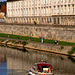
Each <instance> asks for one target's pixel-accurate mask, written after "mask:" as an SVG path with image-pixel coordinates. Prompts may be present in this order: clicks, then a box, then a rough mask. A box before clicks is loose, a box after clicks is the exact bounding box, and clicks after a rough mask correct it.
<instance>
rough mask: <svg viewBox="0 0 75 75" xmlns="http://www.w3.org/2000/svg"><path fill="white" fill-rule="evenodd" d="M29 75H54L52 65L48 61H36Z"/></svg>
mask: <svg viewBox="0 0 75 75" xmlns="http://www.w3.org/2000/svg"><path fill="white" fill-rule="evenodd" d="M28 75H54V74H53V71H52V65H51V64H49V63H46V62H43V61H42V62H38V63H35V65H34V66H33V67H31V69H30V71H29V74H28Z"/></svg>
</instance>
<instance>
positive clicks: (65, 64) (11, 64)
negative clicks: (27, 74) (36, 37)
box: [4, 48, 75, 75]
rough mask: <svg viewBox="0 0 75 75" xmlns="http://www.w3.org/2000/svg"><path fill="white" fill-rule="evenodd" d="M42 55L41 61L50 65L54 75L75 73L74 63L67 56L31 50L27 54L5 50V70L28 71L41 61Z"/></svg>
mask: <svg viewBox="0 0 75 75" xmlns="http://www.w3.org/2000/svg"><path fill="white" fill-rule="evenodd" d="M4 51H5V50H4ZM42 55H43V56H44V57H43V60H45V61H46V62H48V63H51V64H52V66H53V71H54V73H55V74H58V73H60V74H61V73H65V74H71V75H72V74H74V73H75V63H73V62H72V61H71V60H69V59H68V57H67V56H62V55H56V54H50V53H46V52H40V51H37V52H35V51H31V50H28V52H25V53H24V52H21V51H18V50H13V49H9V48H8V49H6V57H7V69H8V70H25V71H29V69H30V67H31V66H33V65H34V64H35V63H36V62H39V61H41V56H42ZM74 59H75V58H74ZM5 61H6V58H5Z"/></svg>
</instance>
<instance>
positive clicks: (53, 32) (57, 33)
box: [0, 25, 75, 43]
mask: <svg viewBox="0 0 75 75" xmlns="http://www.w3.org/2000/svg"><path fill="white" fill-rule="evenodd" d="M0 33H6V34H14V35H23V36H31V37H39V36H41V37H44V38H46V39H51V40H60V41H67V42H74V43H75V26H62V25H61V26H58V25H56V26H52V25H44V26H43V25H0Z"/></svg>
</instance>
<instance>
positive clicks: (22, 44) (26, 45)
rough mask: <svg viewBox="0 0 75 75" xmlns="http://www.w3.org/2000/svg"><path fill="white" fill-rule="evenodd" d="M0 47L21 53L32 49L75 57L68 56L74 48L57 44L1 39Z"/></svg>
mask: <svg viewBox="0 0 75 75" xmlns="http://www.w3.org/2000/svg"><path fill="white" fill-rule="evenodd" d="M0 45H1V46H5V47H7V48H8V47H9V48H15V49H19V50H21V51H26V49H33V50H35V51H37V50H38V51H45V52H51V53H56V54H61V55H67V56H73V57H74V56H75V53H74V54H69V53H68V52H69V51H72V49H73V47H74V46H63V45H57V44H48V43H39V42H31V41H27V42H26V41H24V40H18V39H17V40H14V39H10V38H9V39H1V40H0Z"/></svg>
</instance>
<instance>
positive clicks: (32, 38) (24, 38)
mask: <svg viewBox="0 0 75 75" xmlns="http://www.w3.org/2000/svg"><path fill="white" fill-rule="evenodd" d="M8 35H9V36H10V37H9V38H11V39H17V37H19V40H27V39H28V36H20V35H13V34H3V33H0V37H4V38H7V37H8ZM30 41H35V42H41V39H40V38H34V37H30ZM54 41H55V40H48V39H44V43H50V44H54ZM58 45H64V46H75V43H70V42H64V41H58Z"/></svg>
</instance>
